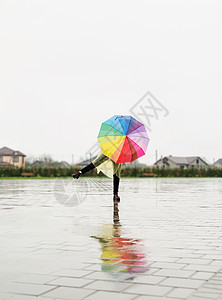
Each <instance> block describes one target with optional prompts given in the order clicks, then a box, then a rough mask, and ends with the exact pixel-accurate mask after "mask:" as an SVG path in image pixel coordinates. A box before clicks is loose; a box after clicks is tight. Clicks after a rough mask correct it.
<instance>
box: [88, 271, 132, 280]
mask: <svg viewBox="0 0 222 300" xmlns="http://www.w3.org/2000/svg"><path fill="white" fill-rule="evenodd" d="M129 276H131V275H129V274H126V273H124V272H123V273H117V274H115V273H109V272H93V273H91V274H89V275H87V276H85V277H84V278H86V279H91V280H108V281H116V280H124V279H126V278H127V277H129Z"/></svg>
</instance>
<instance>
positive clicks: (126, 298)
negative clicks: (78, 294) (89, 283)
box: [84, 291, 135, 300]
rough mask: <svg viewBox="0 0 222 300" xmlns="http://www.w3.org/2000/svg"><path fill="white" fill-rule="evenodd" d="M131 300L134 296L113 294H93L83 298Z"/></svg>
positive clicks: (85, 299)
mask: <svg viewBox="0 0 222 300" xmlns="http://www.w3.org/2000/svg"><path fill="white" fill-rule="evenodd" d="M104 299H105V300H133V299H135V295H130V294H123V293H115V292H103V291H99V292H95V293H94V294H92V295H90V296H88V297H86V298H84V300H104Z"/></svg>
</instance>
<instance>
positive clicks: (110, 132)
mask: <svg viewBox="0 0 222 300" xmlns="http://www.w3.org/2000/svg"><path fill="white" fill-rule="evenodd" d="M98 141H99V144H100V147H101V150H102V153H103V154H104V155H106V156H108V157H109V158H110V159H111V160H113V161H114V162H116V163H125V162H132V161H134V160H136V159H137V158H139V157H141V156H143V155H145V153H146V149H147V146H148V143H149V137H148V134H147V132H146V129H145V126H144V125H143V124H142V123H141V122H139V121H137V120H136V119H134V118H133V117H131V116H120V115H115V116H113V117H112V118H110V119H108V120H107V121H105V122H103V123H102V125H101V128H100V131H99V135H98Z"/></svg>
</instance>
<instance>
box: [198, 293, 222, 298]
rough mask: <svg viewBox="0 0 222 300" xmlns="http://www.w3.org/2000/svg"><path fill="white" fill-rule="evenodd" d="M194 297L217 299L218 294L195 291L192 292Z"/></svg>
mask: <svg viewBox="0 0 222 300" xmlns="http://www.w3.org/2000/svg"><path fill="white" fill-rule="evenodd" d="M194 296H195V297H199V298H200V299H219V298H218V294H212V293H211V294H209V293H206V292H204V293H200V292H196V293H195V294H194Z"/></svg>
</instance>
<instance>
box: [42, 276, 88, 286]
mask: <svg viewBox="0 0 222 300" xmlns="http://www.w3.org/2000/svg"><path fill="white" fill-rule="evenodd" d="M91 282H92V280H89V279H83V278H71V277H60V278H57V279H54V280H52V281H49V282H48V283H47V285H55V286H67V287H83V286H84V285H87V284H89V283H91Z"/></svg>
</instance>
